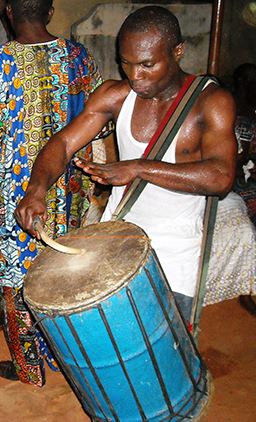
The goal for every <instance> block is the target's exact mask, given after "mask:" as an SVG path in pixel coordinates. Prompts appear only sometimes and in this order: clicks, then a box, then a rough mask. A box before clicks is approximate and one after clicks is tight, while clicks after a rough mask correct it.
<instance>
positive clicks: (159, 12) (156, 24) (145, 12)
mask: <svg viewBox="0 0 256 422" xmlns="http://www.w3.org/2000/svg"><path fill="white" fill-rule="evenodd" d="M153 28H155V29H157V30H158V32H159V33H160V34H161V36H162V37H163V38H164V39H165V41H166V45H167V47H168V48H170V49H172V48H174V47H176V46H177V45H179V44H180V43H182V36H181V31H180V25H179V22H178V19H177V18H176V16H174V14H173V13H171V12H170V11H169V10H167V9H166V8H164V7H161V6H146V7H142V8H141V9H138V10H136V11H135V12H133V13H131V14H130V15H129V16H128V17H127V18H126V19H125V21H124V22H123V24H122V26H121V28H120V30H119V34H118V39H119V43H120V42H121V41H122V38H123V36H124V34H126V33H127V32H128V33H134V32H144V33H145V32H148V31H151V30H152V29H153Z"/></svg>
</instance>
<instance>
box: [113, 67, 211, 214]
mask: <svg viewBox="0 0 256 422" xmlns="http://www.w3.org/2000/svg"><path fill="white" fill-rule="evenodd" d="M208 80H214V78H213V77H212V76H197V77H195V76H194V75H191V76H190V77H189V78H187V80H186V82H185V84H184V85H183V86H182V88H181V90H180V91H179V93H178V95H177V97H176V99H175V100H174V102H173V103H172V104H171V106H170V108H169V110H168V111H167V113H166V115H165V117H164V119H163V120H162V122H161V124H160V125H159V127H158V129H157V130H156V132H155V134H154V135H153V137H152V139H151V140H150V142H149V144H148V146H147V148H146V150H145V152H144V154H143V156H142V158H143V159H148V160H161V159H162V158H163V156H164V154H165V153H166V151H167V150H168V148H169V146H170V145H171V143H172V141H173V139H174V138H175V136H176V134H177V133H178V130H179V128H180V126H181V125H182V123H183V121H184V120H185V118H186V116H187V115H188V113H189V111H190V109H191V107H192V106H193V104H194V103H195V100H196V98H197V97H198V95H199V94H200V92H201V91H202V89H203V87H204V86H205V84H206V82H207V81H208ZM146 184H147V181H145V180H142V179H140V178H139V177H137V178H136V179H134V181H133V182H132V183H130V184H129V185H127V187H126V189H125V191H124V195H123V197H122V199H121V201H120V203H119V204H118V206H117V207H116V209H115V211H114V213H113V216H112V221H114V220H120V219H122V218H124V216H125V215H126V214H127V213H128V212H129V210H130V209H131V207H132V206H133V204H134V203H135V201H136V200H137V199H138V197H139V196H140V194H141V193H142V191H143V189H144V188H145V186H146Z"/></svg>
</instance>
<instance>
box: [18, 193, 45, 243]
mask: <svg viewBox="0 0 256 422" xmlns="http://www.w3.org/2000/svg"><path fill="white" fill-rule="evenodd" d="M15 217H16V220H17V222H18V224H19V225H20V226H21V227H22V228H23V230H24V231H27V232H29V233H30V234H31V235H32V236H34V237H36V238H37V239H38V240H40V235H39V233H38V232H37V231H35V229H34V227H33V222H34V219H35V218H36V217H40V219H41V221H42V223H45V221H46V217H47V211H46V203H45V201H44V199H42V198H41V197H37V196H36V194H33V192H32V191H31V192H27V194H26V196H25V197H24V198H23V199H22V200H21V201H20V203H19V205H18V207H17V208H16V210H15Z"/></svg>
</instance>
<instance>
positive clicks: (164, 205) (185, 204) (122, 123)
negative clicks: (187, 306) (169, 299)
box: [102, 90, 205, 296]
mask: <svg viewBox="0 0 256 422" xmlns="http://www.w3.org/2000/svg"><path fill="white" fill-rule="evenodd" d="M136 96H137V95H136V93H135V92H134V91H132V90H131V91H130V93H129V94H128V96H127V97H126V99H125V101H124V103H123V105H122V108H121V110H120V113H119V116H118V119H117V124H116V133H117V143H118V149H119V158H120V160H132V159H137V158H140V157H141V156H142V154H143V152H144V150H145V148H146V147H147V143H142V142H138V141H137V140H136V139H134V137H133V136H132V133H131V120H132V114H133V109H134V104H135V100H136ZM178 135H179V132H178V133H177V135H176V136H175V138H174V140H173V141H172V143H171V145H170V147H169V149H168V150H167V152H166V153H165V155H164V157H163V159H162V161H165V162H168V163H173V164H174V163H175V162H176V161H175V151H176V143H177V139H178ZM124 189H125V187H124V186H117V187H113V189H112V193H111V196H110V198H109V201H108V204H107V207H106V209H105V212H104V214H103V217H102V221H108V220H110V219H111V217H112V214H113V212H114V211H115V209H116V206H117V205H118V203H119V202H120V200H121V198H122V195H123V192H124ZM204 207H205V197H204V196H199V195H191V194H185V193H177V192H173V191H170V190H167V189H163V188H161V187H159V186H156V185H153V184H151V183H147V185H146V187H145V188H144V190H143V191H142V193H141V195H140V196H139V198H138V199H137V201H136V202H135V203H134V205H133V206H132V208H131V210H130V211H129V212H128V213H127V214H126V216H125V218H124V219H125V220H126V221H130V222H132V223H134V224H137V225H138V226H140V227H141V228H143V229H144V230H145V232H146V233H147V235H148V236H149V238H150V239H151V242H152V246H153V248H154V249H155V251H156V253H157V256H158V258H159V260H160V263H161V266H162V268H163V270H164V272H165V275H166V277H167V280H168V282H169V284H170V286H171V288H172V290H173V291H174V292H178V293H182V294H184V295H187V296H193V295H194V291H195V284H196V273H197V266H198V259H199V253H200V244H201V236H202V220H203V213H204Z"/></svg>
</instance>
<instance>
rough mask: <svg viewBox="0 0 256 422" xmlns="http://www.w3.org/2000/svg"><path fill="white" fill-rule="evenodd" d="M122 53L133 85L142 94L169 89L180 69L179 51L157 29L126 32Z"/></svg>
mask: <svg viewBox="0 0 256 422" xmlns="http://www.w3.org/2000/svg"><path fill="white" fill-rule="evenodd" d="M119 55H120V60H121V65H122V68H123V71H124V72H125V74H126V76H127V78H128V80H129V83H130V86H131V88H132V89H133V90H134V91H135V92H136V93H137V95H139V96H140V97H142V98H153V97H157V96H159V95H161V94H162V93H164V92H165V91H168V88H169V86H170V84H171V81H172V78H173V76H174V75H175V74H176V73H177V72H178V70H179V67H178V63H177V60H176V59H175V54H174V53H173V51H171V49H170V48H169V49H168V45H167V41H166V40H165V39H163V37H162V36H161V34H160V33H159V32H158V31H157V30H156V29H152V30H151V31H149V32H131V33H130V32H129V33H128V32H127V33H125V34H123V36H122V37H121V40H120V47H119Z"/></svg>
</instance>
